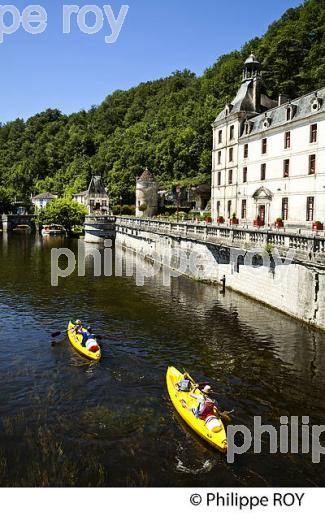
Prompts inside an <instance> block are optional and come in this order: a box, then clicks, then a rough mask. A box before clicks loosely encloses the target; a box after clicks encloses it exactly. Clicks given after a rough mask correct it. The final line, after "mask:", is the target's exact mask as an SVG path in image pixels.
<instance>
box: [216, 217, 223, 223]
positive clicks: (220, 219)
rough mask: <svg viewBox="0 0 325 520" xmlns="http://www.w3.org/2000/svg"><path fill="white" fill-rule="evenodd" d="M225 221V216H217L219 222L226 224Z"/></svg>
mask: <svg viewBox="0 0 325 520" xmlns="http://www.w3.org/2000/svg"><path fill="white" fill-rule="evenodd" d="M224 223H225V219H224V218H223V217H218V218H217V224H224Z"/></svg>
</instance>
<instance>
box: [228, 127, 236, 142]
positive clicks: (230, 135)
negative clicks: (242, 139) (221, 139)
mask: <svg viewBox="0 0 325 520" xmlns="http://www.w3.org/2000/svg"><path fill="white" fill-rule="evenodd" d="M234 135H235V127H234V125H231V127H230V131H229V138H230V140H232V139H233V138H234Z"/></svg>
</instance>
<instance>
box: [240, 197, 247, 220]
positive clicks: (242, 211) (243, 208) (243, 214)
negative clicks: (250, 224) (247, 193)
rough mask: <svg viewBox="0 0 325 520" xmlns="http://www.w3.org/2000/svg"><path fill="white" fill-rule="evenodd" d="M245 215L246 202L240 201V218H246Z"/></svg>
mask: <svg viewBox="0 0 325 520" xmlns="http://www.w3.org/2000/svg"><path fill="white" fill-rule="evenodd" d="M246 214H247V201H246V200H242V201H241V218H244V219H245V218H246Z"/></svg>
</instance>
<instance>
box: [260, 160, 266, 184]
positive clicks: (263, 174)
mask: <svg viewBox="0 0 325 520" xmlns="http://www.w3.org/2000/svg"><path fill="white" fill-rule="evenodd" d="M265 177H266V164H261V181H265Z"/></svg>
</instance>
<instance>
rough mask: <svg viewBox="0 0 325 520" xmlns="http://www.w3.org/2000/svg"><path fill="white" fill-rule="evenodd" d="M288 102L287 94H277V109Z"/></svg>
mask: <svg viewBox="0 0 325 520" xmlns="http://www.w3.org/2000/svg"><path fill="white" fill-rule="evenodd" d="M288 101H290V98H289V96H287V94H279V98H278V107H279V106H281V105H283V104H284V103H288Z"/></svg>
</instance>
